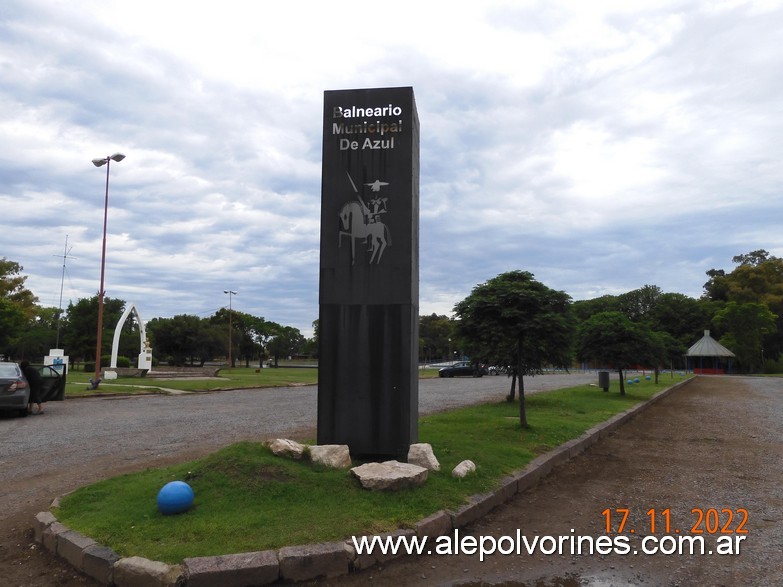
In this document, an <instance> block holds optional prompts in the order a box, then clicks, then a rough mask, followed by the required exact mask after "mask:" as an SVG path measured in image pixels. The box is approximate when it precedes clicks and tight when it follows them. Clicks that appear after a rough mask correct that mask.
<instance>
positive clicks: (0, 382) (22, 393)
mask: <svg viewBox="0 0 783 587" xmlns="http://www.w3.org/2000/svg"><path fill="white" fill-rule="evenodd" d="M36 369H38V372H39V373H40V374H41V402H57V401H62V400H63V399H65V374H63V373H60V372H59V371H58V370H57V369H55V368H54V367H50V366H48V365H43V366H36ZM29 400H30V386H29V384H28V383H27V379H25V377H24V375H23V374H22V368H21V367H20V366H19V365H18V364H17V363H5V362H0V410H15V411H16V412H17V413H18V414H19V415H20V416H26V415H27V404H28V402H29Z"/></svg>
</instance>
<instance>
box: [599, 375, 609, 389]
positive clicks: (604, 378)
mask: <svg viewBox="0 0 783 587" xmlns="http://www.w3.org/2000/svg"><path fill="white" fill-rule="evenodd" d="M598 387H603V389H604V391H609V371H599V372H598Z"/></svg>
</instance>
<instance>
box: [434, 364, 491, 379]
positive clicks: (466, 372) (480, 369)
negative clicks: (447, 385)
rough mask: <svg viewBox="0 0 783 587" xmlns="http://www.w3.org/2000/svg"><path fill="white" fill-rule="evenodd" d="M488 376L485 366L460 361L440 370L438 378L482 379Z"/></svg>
mask: <svg viewBox="0 0 783 587" xmlns="http://www.w3.org/2000/svg"><path fill="white" fill-rule="evenodd" d="M486 374H487V369H486V367H484V365H478V364H475V365H474V364H473V363H471V362H469V361H460V362H458V363H454V364H453V365H449V366H448V367H442V368H441V369H438V377H481V376H482V375H486Z"/></svg>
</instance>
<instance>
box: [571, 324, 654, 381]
mask: <svg viewBox="0 0 783 587" xmlns="http://www.w3.org/2000/svg"><path fill="white" fill-rule="evenodd" d="M659 346H660V345H659V344H658V343H657V341H655V340H653V337H652V333H651V331H650V330H649V328H646V327H644V326H642V325H640V324H635V323H634V322H631V321H630V320H629V319H628V318H627V317H626V316H625V315H624V314H622V313H620V312H601V313H599V314H594V315H593V316H591V317H590V318H588V319H587V320H585V321H584V322H583V323H582V324H581V326H580V327H579V330H578V332H577V337H576V355H577V358H578V359H579V360H580V361H593V362H596V363H599V364H601V365H605V366H614V368H615V369H617V372H618V373H619V374H620V395H625V380H624V378H623V370H625V369H628V368H629V367H631V366H632V365H637V364H639V363H640V362H644V361H650V360H653V359H654V358H655V356H656V355H657V354H658V351H659V348H658V347H659Z"/></svg>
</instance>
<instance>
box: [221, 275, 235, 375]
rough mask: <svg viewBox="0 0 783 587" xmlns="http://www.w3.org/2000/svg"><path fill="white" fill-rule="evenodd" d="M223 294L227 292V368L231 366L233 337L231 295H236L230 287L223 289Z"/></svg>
mask: <svg viewBox="0 0 783 587" xmlns="http://www.w3.org/2000/svg"><path fill="white" fill-rule="evenodd" d="M223 293H224V294H228V368H229V369H230V368H231V339H232V338H233V336H232V335H233V333H234V332H233V329H232V327H231V296H235V295H237V292H235V291H233V290H231V289H224V290H223Z"/></svg>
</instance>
